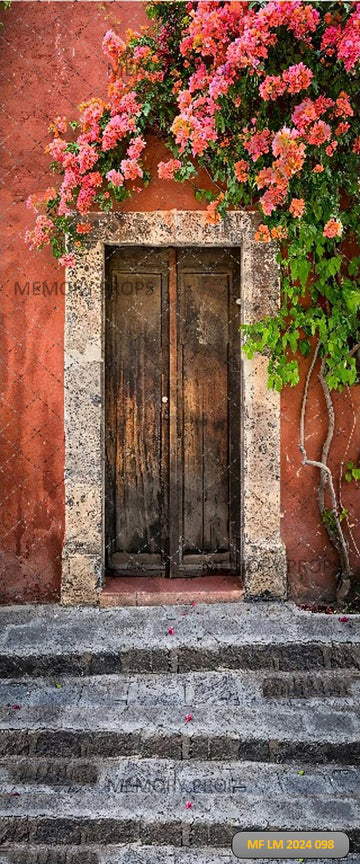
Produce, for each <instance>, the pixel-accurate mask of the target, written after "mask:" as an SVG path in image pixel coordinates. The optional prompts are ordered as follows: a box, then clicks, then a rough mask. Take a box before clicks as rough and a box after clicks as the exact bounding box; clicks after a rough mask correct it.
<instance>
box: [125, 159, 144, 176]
mask: <svg viewBox="0 0 360 864" xmlns="http://www.w3.org/2000/svg"><path fill="white" fill-rule="evenodd" d="M120 168H121V170H122V173H123V175H124V177H125V180H136V178H137V177H142V176H143V173H144V172H143V170H142V168H141V167H140V165H139V163H138V162H137V160H136V159H122V161H121V163H120Z"/></svg>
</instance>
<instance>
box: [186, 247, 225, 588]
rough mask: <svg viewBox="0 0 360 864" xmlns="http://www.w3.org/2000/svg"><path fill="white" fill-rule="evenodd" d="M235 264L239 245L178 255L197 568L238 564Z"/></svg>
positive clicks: (189, 533)
mask: <svg viewBox="0 0 360 864" xmlns="http://www.w3.org/2000/svg"><path fill="white" fill-rule="evenodd" d="M199 253H200V254H199ZM234 265H237V266H238V261H237V253H236V250H231V251H230V252H228V253H227V252H226V251H225V250H219V249H208V250H196V249H194V250H191V251H189V252H184V253H182V254H180V255H179V262H178V279H179V298H180V314H179V326H180V344H181V354H182V371H181V397H180V399H181V424H182V429H181V434H180V441H181V452H180V460H181V464H182V466H183V470H182V526H181V530H180V534H181V536H182V556H181V563H180V566H179V570H180V571H183V572H186V571H187V572H189V573H192V574H194V573H195V572H204V571H206V570H208V569H217V570H222V569H235V568H236V554H234V553H235V548H236V546H237V545H238V544H237V537H236V536H235V533H236V534H237V535H238V533H239V518H237V519H236V520H235V523H234V524H232V519H231V495H232V491H233V489H232V487H233V483H231V482H230V476H231V471H232V470H235V472H236V474H237V478H239V469H240V463H239V457H240V441H239V440H238V454H235V453H233V460H232V461H233V465H232V466H231V459H230V447H231V423H232V414H233V413H234V411H239V410H240V404H239V395H240V368H239V361H238V363H237V372H238V380H236V370H235V375H234V370H233V372H232V374H230V368H229V359H230V354H231V353H232V343H237V348H238V349H239V347H240V346H239V345H238V343H239V332H238V326H239V322H238V314H239V307H238V306H237V304H236V302H235V300H236V297H237V296H238V290H239V285H238V284H237V285H236V281H237V276H238V274H237V272H236V270H237V267H236V266H234ZM234 271H235V273H234ZM234 276H235V280H234ZM234 282H235V284H234ZM235 288H236V292H235ZM234 347H235V346H234ZM233 509H234V505H233ZM236 523H237V526H236ZM236 527H237V531H236V532H235V528H236ZM234 532H235V533H234Z"/></svg>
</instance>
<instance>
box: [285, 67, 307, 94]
mask: <svg viewBox="0 0 360 864" xmlns="http://www.w3.org/2000/svg"><path fill="white" fill-rule="evenodd" d="M313 77H314V73H313V72H312V71H311V69H309V68H308V67H307V66H305V64H304V63H296V64H295V65H294V66H289V68H288V69H285V71H284V72H283V73H282V79H283V81H284V82H285V84H286V87H287V90H288V92H289V93H300V90H307V88H308V87H309V85H310V84H311V81H312V79H313Z"/></svg>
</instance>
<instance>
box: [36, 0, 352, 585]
mask: <svg viewBox="0 0 360 864" xmlns="http://www.w3.org/2000/svg"><path fill="white" fill-rule="evenodd" d="M147 8H148V14H149V17H150V19H152V20H151V22H150V24H149V27H148V28H145V29H142V31H141V32H140V33H134V32H132V31H128V32H127V37H126V41H125V42H124V41H122V39H120V37H119V36H118V35H117V34H116V33H115V32H113V31H111V30H110V31H108V32H107V33H106V34H105V37H104V39H103V46H102V47H103V51H104V53H105V55H106V57H107V58H108V61H109V65H110V72H109V85H108V98H107V100H106V101H103V100H102V99H100V98H92V99H90V100H88V101H86V102H83V103H82V104H81V105H80V108H79V110H80V113H79V118H78V119H77V120H70V121H68V120H67V119H66V118H65V117H57V118H56V119H55V121H54V123H53V124H52V125H51V127H50V128H51V131H52V133H53V140H52V141H51V142H50V143H49V145H48V147H47V151H48V153H49V155H50V157H51V160H52V169H53V171H54V172H55V174H59V175H60V176H61V183H60V184H57V185H56V186H51V188H48V189H47V190H46V192H45V193H44V194H42V195H35V196H31V197H30V198H29V199H28V205H29V206H30V207H32V208H33V209H34V210H35V211H37V218H36V223H35V227H34V229H33V230H32V231H30V232H28V233H27V240H28V242H29V243H30V244H31V246H32V247H37V248H38V247H40V248H41V247H43V246H45V245H47V244H51V246H52V249H53V252H54V254H55V256H56V257H57V258H58V259H59V262H60V263H61V264H65V265H67V266H72V265H73V263H74V260H75V259H74V253H73V251H72V247H73V248H74V249H76V248H78V249H79V250H80V249H81V248H82V247H83V246H84V245H85V246H86V235H87V234H88V233H90V232H91V222H90V221H89V219H87V218H86V215H87V214H88V213H89V211H90V210H92V209H96V210H103V211H105V212H108V211H109V210H111V208H112V207H113V205H114V202H121V201H123V200H124V199H126V198H127V197H128V196H129V195H131V194H134V193H136V190H137V189H139V188H141V186H142V185H143V184H145V185H146V184H148V183H149V182H151V177H150V175H149V173H148V172H147V171H146V170H145V167H144V155H145V153H146V146H147V135H148V133H149V132H153V133H155V134H156V135H157V136H158V137H160V138H161V139H162V140H163V141H164V142H165V143H166V145H167V147H168V149H169V159H168V160H166V161H161V162H159V164H158V165H157V172H158V175H159V176H160V177H161V178H164V179H166V178H168V179H175V180H176V181H179V182H184V181H186V180H187V181H189V180H190V181H191V182H192V183H193V185H194V191H195V194H196V196H197V197H198V198H199V199H206V200H207V203H208V208H207V213H208V216H207V218H208V219H209V221H211V222H215V223H216V222H217V221H219V220H220V219H221V218H222V217H223V216H224V215H225V214H226V212H227V210H228V209H229V208H241V207H248V208H251V209H253V208H254V207H257V208H258V210H259V211H260V214H261V220H260V224H259V227H258V230H257V232H256V235H255V239H256V240H257V241H258V242H259V243H269V242H272V243H274V244H276V245H277V249H278V253H277V254H278V262H279V266H280V270H281V289H282V290H281V304H280V309H279V312H278V314H277V315H276V316H273V317H267V318H265V319H263V320H262V321H260V322H257V323H255V324H251V325H246V326H245V327H244V331H245V345H244V351H245V352H246V354H247V355H248V356H249V357H250V358H251V357H252V356H253V355H254V353H255V352H258V351H259V352H261V353H264V354H266V355H267V357H268V360H269V367H268V368H269V371H268V375H269V386H270V387H274V388H276V389H277V390H281V388H282V387H283V386H284V385H286V384H290V385H295V384H297V383H298V381H299V368H298V359H299V355H303V356H305V357H307V356H308V355H311V354H312V352H314V351H315V352H316V358H315V359H317V360H318V363H319V364H320V373H319V375H320V381H321V384H322V387H323V392H324V398H325V402H326V405H327V409H328V416H329V428H331V425H332V419H331V418H332V413H331V412H332V408H331V404H332V403H331V395H330V394H331V390H333V389H338V390H341V389H343V388H345V387H349V386H351V385H353V384H354V383H355V382H356V381H357V380H358V366H357V358H358V357H359V356H360V355H359V350H360V318H359V310H360V289H359V284H358V281H357V277H358V271H359V263H360V259H359V256H358V254H357V253H356V251H354V249H355V250H356V246H355V243H354V240H355V235H356V231H357V229H358V224H359V203H358V191H359V190H358V176H359V155H360V128H359V114H358V103H359V100H358V98H357V78H356V72H357V69H358V61H359V53H360V36H359V21H360V3H354V2H327V3H323V2H313V3H310V2H301V0H290V2H287V0H280V2H273V0H269V2H232V0H226V2H220V0H219V2H217V0H212V2H190V3H186V2H153V3H150V5H149V6H148V7H147ZM199 167H203V168H205V169H206V170H207V172H208V174H209V176H210V178H211V180H212V189H216V190H217V191H216V192H214V191H210V190H209V189H201V188H198V183H197V176H198V169H199ZM314 367H315V362H314ZM330 437H331V436H330ZM301 447H302V453H303V458H304V461H306V460H307V456H306V453H305V450H304V443H302V444H301ZM328 449H329V441H327V442H326V444H325V450H324V451H323V458H322V461H321V465H320V463H319V470H320V486H319V496H320V497H319V506H320V512H321V513H322V518H323V522H324V525H325V527H326V530H327V531H328V533H329V536H330V538H331V539H332V542H334V545H335V546H337V548H338V549H339V550H340V558H341V561H342V572H345V571H346V572H347V571H348V570H349V566H348V558H347V561H346V560H345V558H346V554H345V553H346V541H345V540H344V537H343V532H342V527H341V519H342V515H341V512H338V504H337V502H336V495H335V492H334V495H335V498H334V496H333V495H332V493H331V494H330V498H331V500H330V506H329V507H328V508H326V507H325V500H324V493H325V488H326V487H328V491H329V490H330V492H331V488H332V486H331V484H332V479H331V478H330V477H329V474H328V468H327V453H328ZM307 461H309V460H307ZM345 476H346V478H347V480H349V481H350V480H355V482H356V481H357V480H358V479H359V476H360V469H359V467H358V466H357V465H354V463H350V462H349V463H348V465H347V466H346V474H345ZM341 556H342V557H341ZM344 556H345V557H344Z"/></svg>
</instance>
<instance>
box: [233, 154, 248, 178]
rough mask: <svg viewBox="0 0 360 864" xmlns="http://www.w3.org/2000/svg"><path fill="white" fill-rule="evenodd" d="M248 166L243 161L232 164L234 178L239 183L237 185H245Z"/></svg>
mask: <svg viewBox="0 0 360 864" xmlns="http://www.w3.org/2000/svg"><path fill="white" fill-rule="evenodd" d="M248 169H249V165H248V163H247V162H246V161H245V159H239V160H238V162H235V164H234V171H235V177H236V179H237V180H238V181H239V183H246V181H247V180H248V179H249V171H248Z"/></svg>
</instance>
